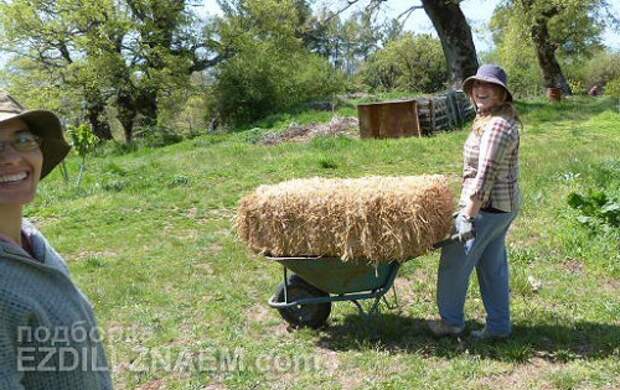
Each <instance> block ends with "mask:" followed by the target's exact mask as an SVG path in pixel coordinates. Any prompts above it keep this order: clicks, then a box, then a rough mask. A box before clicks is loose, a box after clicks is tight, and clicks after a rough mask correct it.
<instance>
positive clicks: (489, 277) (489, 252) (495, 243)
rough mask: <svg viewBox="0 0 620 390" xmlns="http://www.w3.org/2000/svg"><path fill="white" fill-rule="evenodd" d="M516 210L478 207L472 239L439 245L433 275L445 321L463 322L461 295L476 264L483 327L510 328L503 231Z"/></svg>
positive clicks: (503, 330)
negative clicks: (488, 210)
mask: <svg viewBox="0 0 620 390" xmlns="http://www.w3.org/2000/svg"><path fill="white" fill-rule="evenodd" d="M517 213H518V212H517V211H513V212H510V213H488V212H484V211H481V212H480V213H479V214H478V215H477V216H476V218H475V220H474V222H473V224H474V229H475V231H476V238H475V239H472V240H469V241H468V242H467V243H465V244H462V243H458V242H456V243H452V244H450V245H448V246H445V247H444V248H443V249H442V251H441V260H440V262H439V275H438V277H437V305H438V306H439V314H440V315H441V318H442V319H443V320H444V321H445V322H446V323H448V324H449V325H452V326H458V327H462V326H464V325H465V315H464V313H463V307H464V305H465V296H466V295H467V288H468V286H469V279H470V276H471V273H472V271H473V269H474V267H476V273H477V274H478V282H479V284H480V293H481V295H482V301H483V303H484V308H485V309H486V312H487V318H486V325H487V330H488V331H489V332H490V333H491V334H499V335H503V334H508V333H510V332H511V324H510V297H509V295H510V293H509V286H508V283H509V273H508V255H507V252H506V243H505V240H506V232H507V231H508V228H509V227H510V224H511V223H512V221H513V220H514V219H515V217H516V216H517Z"/></svg>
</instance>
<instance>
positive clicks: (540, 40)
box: [531, 18, 573, 95]
mask: <svg viewBox="0 0 620 390" xmlns="http://www.w3.org/2000/svg"><path fill="white" fill-rule="evenodd" d="M547 21H548V19H547V18H540V19H538V20H536V23H535V24H534V25H533V26H532V30H531V35H532V40H533V41H534V45H535V46H536V56H537V57H538V65H539V66H540V69H541V71H542V74H543V80H544V83H545V88H560V89H561V90H562V92H563V93H564V94H565V95H572V94H573V92H572V91H571V88H570V85H568V82H566V78H565V77H564V73H562V68H561V67H560V64H559V63H558V60H557V58H556V57H555V51H556V46H555V45H554V44H553V43H552V42H551V39H550V36H549V29H548V28H547Z"/></svg>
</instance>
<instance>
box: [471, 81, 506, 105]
mask: <svg viewBox="0 0 620 390" xmlns="http://www.w3.org/2000/svg"><path fill="white" fill-rule="evenodd" d="M471 96H472V98H473V99H474V102H475V103H476V106H477V107H478V109H479V110H480V111H483V112H485V111H489V110H490V109H492V108H493V107H495V106H497V105H498V104H501V103H503V102H504V101H505V100H506V91H505V90H504V88H502V87H500V86H499V85H496V84H493V83H487V82H485V81H480V80H474V83H473V85H472V89H471Z"/></svg>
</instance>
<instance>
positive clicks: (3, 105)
mask: <svg viewBox="0 0 620 390" xmlns="http://www.w3.org/2000/svg"><path fill="white" fill-rule="evenodd" d="M11 119H21V120H23V121H24V122H25V123H26V124H27V125H28V129H29V130H30V131H31V132H32V134H34V135H36V136H38V137H40V138H41V145H40V147H41V152H42V153H43V168H42V169H41V179H43V178H44V177H45V176H47V175H48V174H49V173H50V172H51V171H52V169H54V167H55V166H56V165H58V164H59V163H60V162H61V161H62V160H63V159H64V158H65V157H66V156H67V153H69V150H71V146H69V144H68V143H67V141H65V137H64V136H63V131H62V124H61V123H60V119H58V117H57V116H56V114H54V113H53V112H51V111H47V110H27V109H26V108H25V107H24V106H22V105H21V104H19V103H18V102H17V100H15V99H13V98H12V97H11V95H9V94H8V93H6V92H4V91H0V123H3V122H6V121H9V120H11Z"/></svg>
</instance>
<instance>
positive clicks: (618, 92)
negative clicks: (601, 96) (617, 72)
mask: <svg viewBox="0 0 620 390" xmlns="http://www.w3.org/2000/svg"><path fill="white" fill-rule="evenodd" d="M605 95H608V96H613V97H617V98H619V99H620V77H618V78H617V79H614V80H611V81H610V82H608V83H607V85H606V86H605Z"/></svg>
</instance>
